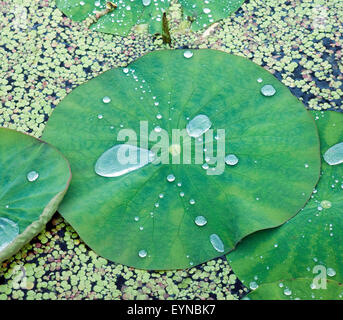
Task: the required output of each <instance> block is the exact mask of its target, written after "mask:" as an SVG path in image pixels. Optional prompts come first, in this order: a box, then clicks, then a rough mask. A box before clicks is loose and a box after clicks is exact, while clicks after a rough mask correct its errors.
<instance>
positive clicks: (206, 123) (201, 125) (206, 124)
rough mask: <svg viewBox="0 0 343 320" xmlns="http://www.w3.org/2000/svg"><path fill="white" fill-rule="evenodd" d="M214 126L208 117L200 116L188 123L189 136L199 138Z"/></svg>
mask: <svg viewBox="0 0 343 320" xmlns="http://www.w3.org/2000/svg"><path fill="white" fill-rule="evenodd" d="M211 126H212V123H211V121H210V119H209V118H208V116H206V115H204V114H199V115H197V116H195V117H194V118H193V119H192V120H191V121H189V122H188V124H187V127H186V130H187V133H188V135H189V136H191V137H193V138H198V137H200V136H202V135H203V134H204V133H205V132H206V131H208V130H209V129H210V128H211Z"/></svg>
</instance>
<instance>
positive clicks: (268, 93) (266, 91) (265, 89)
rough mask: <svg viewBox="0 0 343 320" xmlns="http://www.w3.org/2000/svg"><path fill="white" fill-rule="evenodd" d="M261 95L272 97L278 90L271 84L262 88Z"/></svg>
mask: <svg viewBox="0 0 343 320" xmlns="http://www.w3.org/2000/svg"><path fill="white" fill-rule="evenodd" d="M261 93H262V94H263V95H264V96H265V97H272V96H273V95H274V94H275V93H276V90H275V88H274V87H273V86H272V85H271V84H266V85H265V86H263V87H262V89H261Z"/></svg>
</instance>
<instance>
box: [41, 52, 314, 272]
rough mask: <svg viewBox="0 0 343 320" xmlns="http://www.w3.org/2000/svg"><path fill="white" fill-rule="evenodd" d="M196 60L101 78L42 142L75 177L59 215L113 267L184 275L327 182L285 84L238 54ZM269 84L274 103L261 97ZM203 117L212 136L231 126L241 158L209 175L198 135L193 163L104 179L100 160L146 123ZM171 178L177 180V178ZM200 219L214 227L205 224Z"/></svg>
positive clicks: (61, 111)
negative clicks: (54, 150) (65, 160)
mask: <svg viewBox="0 0 343 320" xmlns="http://www.w3.org/2000/svg"><path fill="white" fill-rule="evenodd" d="M191 55H192V54H191V53H190V52H189V51H184V50H177V51H159V52H153V53H150V54H148V55H146V56H144V57H143V58H141V59H139V60H137V61H136V62H134V63H133V64H131V65H130V66H129V67H128V68H124V69H113V70H110V71H108V72H105V73H103V74H102V75H100V76H98V77H97V78H95V79H93V80H91V81H89V82H88V83H85V84H83V85H81V86H80V87H78V88H76V89H75V90H74V91H73V92H72V93H71V94H69V95H68V96H67V97H66V98H65V99H64V100H63V101H62V102H61V103H60V104H59V105H58V107H57V108H56V110H55V111H54V113H53V114H52V116H51V118H50V120H49V122H48V124H47V126H46V128H45V131H44V134H43V137H44V138H45V139H46V140H47V141H49V142H51V143H53V144H54V145H56V146H57V147H58V148H59V149H60V150H61V151H63V153H64V154H65V155H66V156H67V157H68V159H69V161H70V162H71V167H72V172H73V177H74V178H73V181H72V184H71V188H70V191H69V192H68V194H67V195H66V198H65V200H64V201H63V203H62V205H61V207H60V210H59V211H60V212H61V214H62V215H63V216H64V217H65V218H66V219H67V220H68V221H69V222H70V223H71V225H72V226H73V227H74V228H75V229H76V231H77V232H78V233H79V234H80V236H81V237H82V238H83V240H84V241H85V242H86V243H87V244H88V245H89V246H90V247H91V248H93V249H94V250H95V251H96V252H98V253H99V254H101V255H103V256H104V257H106V258H108V259H111V260H113V261H116V262H120V263H123V264H127V265H130V266H135V267H139V268H145V269H176V268H186V267H189V266H190V265H193V264H194V265H195V264H199V263H202V262H204V261H206V260H209V259H211V258H214V257H216V256H220V255H222V254H223V252H228V251H229V250H231V249H232V248H233V247H234V246H235V244H236V243H237V242H238V241H239V240H241V239H242V238H243V237H245V236H246V235H248V234H250V233H252V232H255V231H257V230H260V229H265V228H270V227H275V226H278V225H280V224H282V223H283V222H285V221H286V220H288V219H289V218H291V217H292V216H293V215H295V214H296V213H297V212H298V211H299V210H300V208H302V207H303V206H304V204H305V203H306V201H307V200H308V198H309V197H310V195H311V193H312V190H313V187H314V185H315V184H316V182H317V180H318V176H319V167H320V159H319V141H318V137H317V132H316V128H315V124H314V121H313V119H312V117H311V116H310V115H309V114H308V112H307V111H306V110H305V108H304V107H303V105H302V104H301V103H300V102H299V101H298V100H297V99H296V98H295V97H294V96H293V95H292V94H291V93H290V92H289V90H288V89H287V88H286V87H285V86H284V85H282V84H281V83H280V82H279V81H278V80H276V79H275V78H274V77H273V76H272V75H271V74H269V73H268V72H267V71H265V70H264V69H263V68H261V67H259V66H258V65H256V64H254V63H252V62H250V61H249V60H247V59H244V58H241V57H237V56H233V55H229V54H226V53H223V52H219V51H212V50H198V51H194V52H193V56H192V57H191V58H185V56H187V57H190V56H191ZM265 86H267V87H265ZM268 86H269V88H272V89H273V88H275V90H276V93H275V95H274V96H264V95H263V94H261V89H262V88H267V89H268ZM103 101H105V102H107V103H105V102H103ZM200 114H202V115H206V116H207V117H209V119H210V121H211V123H212V128H213V129H215V130H218V129H224V130H225V133H226V137H225V138H226V139H225V149H226V153H231V154H235V155H236V156H237V157H238V159H239V163H238V164H236V165H235V166H228V165H227V166H226V167H225V168H224V172H223V173H222V174H220V175H208V174H207V172H208V171H207V170H205V169H203V167H202V165H201V164H194V156H195V147H194V142H195V141H197V140H196V139H194V138H190V137H189V139H188V140H187V139H186V140H187V141H188V142H189V141H191V142H192V144H193V149H192V159H193V162H192V164H179V165H178V164H162V165H154V164H151V163H150V164H149V165H146V166H144V167H142V168H140V169H138V170H135V171H132V172H130V173H128V174H126V175H122V176H119V177H112V178H109V177H102V176H99V175H97V174H96V172H95V169H94V166H95V164H96V163H97V160H98V158H99V157H100V156H101V155H102V154H103V153H104V152H105V151H106V150H108V149H110V148H111V147H113V146H114V145H116V144H118V142H117V138H118V133H119V132H122V131H121V130H122V129H123V128H127V129H133V130H134V131H135V132H137V134H138V133H139V130H140V121H148V124H149V130H148V131H149V132H150V131H152V130H153V129H154V128H155V129H156V127H157V128H158V127H161V128H164V129H166V130H167V132H168V134H169V137H171V133H172V129H177V128H179V129H185V128H186V126H187V124H189V120H193V118H194V117H196V116H197V115H200ZM208 132H210V131H208ZM217 132H218V131H217ZM215 133H216V132H215ZM170 140H171V139H170ZM218 141H219V140H218ZM141 142H144V141H141ZM211 142H213V143H214V150H217V149H216V146H217V140H216V139H213V137H212V140H210V142H209V143H208V144H206V146H210V143H211ZM218 143H219V142H218ZM153 145H154V142H151V141H150V142H149V145H148V147H149V149H151V148H152V146H153ZM177 149H178V148H175V145H174V146H173V147H172V148H171V149H170V151H171V153H172V154H173V153H174V152H175V151H176V150H177ZM182 151H183V149H182ZM197 154H198V153H197ZM198 155H199V154H198ZM203 156H204V155H203V152H202V149H201V157H202V158H201V159H202V161H203V159H204V158H203ZM182 157H183V153H182V154H181V159H183V158H182ZM221 160H223V159H221ZM204 162H205V161H204ZM201 163H202V162H201ZM220 163H223V162H220ZM224 166H225V164H224ZM170 174H173V175H174V176H175V177H176V179H175V181H172V182H168V180H167V177H168V175H170ZM170 180H173V179H170ZM160 194H163V198H160ZM182 195H184V196H182ZM192 199H194V201H195V203H194V201H192ZM192 203H193V204H192ZM150 212H153V215H151V214H150ZM197 216H205V218H206V219H207V224H206V225H205V226H203V227H199V226H197V225H196V224H195V218H196V217H197ZM136 217H137V218H136ZM138 219H139V220H138ZM136 220H138V221H136ZM141 229H142V230H141ZM215 235H217V236H219V238H220V239H221V240H222V242H223V246H222V244H221V243H220V241H216V240H218V238H217V237H216V236H215ZM213 244H214V246H217V250H216V249H215V248H214V246H213ZM140 250H145V251H146V252H147V256H146V257H145V258H140V257H139V255H138V253H139V251H140Z"/></svg>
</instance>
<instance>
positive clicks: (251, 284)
mask: <svg viewBox="0 0 343 320" xmlns="http://www.w3.org/2000/svg"><path fill="white" fill-rule="evenodd" d="M249 287H250V289H251V290H256V289H257V288H258V284H257V283H256V282H255V281H253V282H250V283H249Z"/></svg>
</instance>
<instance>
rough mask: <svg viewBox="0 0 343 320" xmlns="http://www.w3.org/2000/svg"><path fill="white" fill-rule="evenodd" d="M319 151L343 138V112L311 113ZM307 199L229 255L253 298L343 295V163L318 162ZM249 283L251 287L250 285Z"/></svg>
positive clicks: (299, 297)
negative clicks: (318, 173) (298, 209)
mask: <svg viewBox="0 0 343 320" xmlns="http://www.w3.org/2000/svg"><path fill="white" fill-rule="evenodd" d="M312 113H313V115H314V116H315V118H316V124H317V126H318V129H319V136H320V144H321V153H322V155H325V152H326V151H327V149H328V148H329V147H331V146H332V145H335V144H336V143H338V142H339V141H342V140H343V114H342V113H338V112H333V111H327V112H324V113H323V112H322V113H320V112H312ZM322 172H323V174H322V176H321V178H320V180H319V183H318V185H317V186H316V188H315V189H314V190H313V194H312V196H311V200H310V201H309V202H308V203H307V205H306V206H305V208H304V209H303V210H302V211H301V212H299V213H298V214H297V215H296V216H295V217H294V218H292V219H291V220H289V221H288V222H287V223H285V224H284V225H282V226H281V227H279V228H276V229H273V230H266V231H261V232H258V233H256V234H254V235H251V236H249V237H248V238H246V239H244V240H243V241H242V243H241V244H239V245H238V247H237V248H236V249H235V250H234V251H233V252H231V253H230V254H229V255H228V261H229V263H230V265H231V266H232V268H233V270H234V272H235V273H236V275H237V276H238V277H239V278H240V279H241V280H243V281H244V283H245V284H246V285H247V286H248V287H249V286H250V285H249V284H250V283H251V282H254V281H255V282H256V283H257V284H258V288H254V287H252V288H251V289H252V290H254V289H256V291H253V292H251V293H250V294H249V297H250V298H251V299H342V298H343V289H342V281H343V266H342V260H341V256H342V254H343V251H342V242H343V235H342V229H343V221H342V215H343V164H339V165H334V166H331V165H329V164H328V163H326V162H325V161H322ZM250 287H251V286H250Z"/></svg>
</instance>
